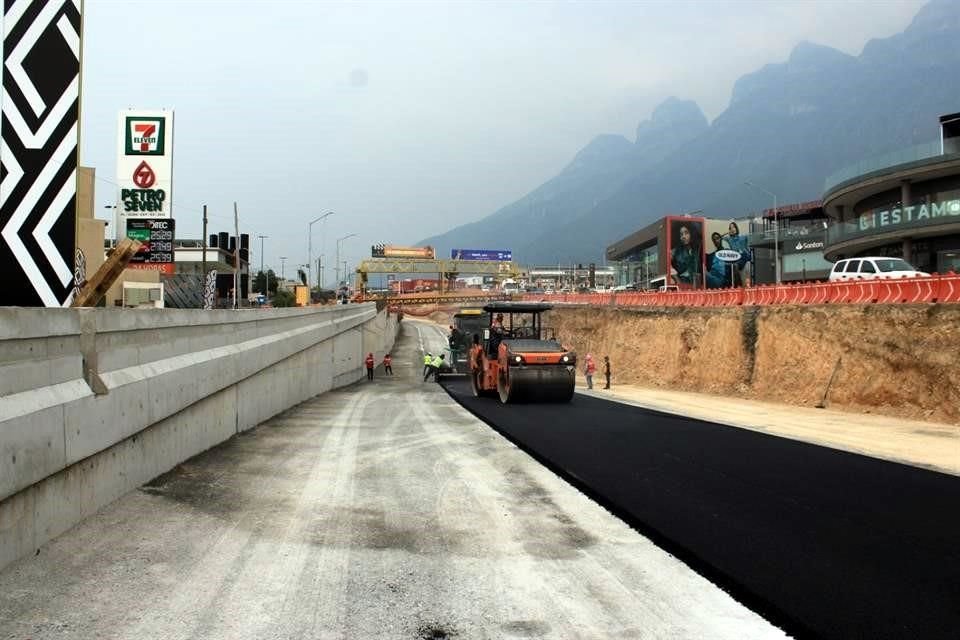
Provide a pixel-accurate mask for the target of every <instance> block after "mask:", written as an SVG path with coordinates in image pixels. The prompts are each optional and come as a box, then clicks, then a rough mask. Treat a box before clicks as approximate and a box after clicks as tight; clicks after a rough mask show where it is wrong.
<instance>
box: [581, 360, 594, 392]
mask: <svg viewBox="0 0 960 640" xmlns="http://www.w3.org/2000/svg"><path fill="white" fill-rule="evenodd" d="M596 371H597V365H596V363H595V362H594V361H593V356H592V355H590V354H589V353H588V354H587V363H586V366H585V367H584V368H583V373H584V374H585V375H586V377H587V389H593V374H594V373H596Z"/></svg>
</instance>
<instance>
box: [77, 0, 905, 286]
mask: <svg viewBox="0 0 960 640" xmlns="http://www.w3.org/2000/svg"><path fill="white" fill-rule="evenodd" d="M923 4H924V2H923V1H922V0H898V1H889V2H882V1H879V0H874V1H870V2H853V1H840V2H832V1H830V2H828V1H821V2H813V1H800V2H761V1H759V0H757V1H744V2H718V1H706V2H679V1H671V2H609V3H601V2H583V3H553V2H537V3H534V2H526V3H525V2H502V3H494V2H475V3H464V2H458V3H452V2H448V3H441V2H429V3H428V2H424V3H402V2H384V3H379V2H378V3H374V2H368V3H322V2H318V1H303V2H296V1H293V0H272V1H270V2H267V1H263V0H257V1H255V2H254V1H249V2H244V1H242V0H232V1H227V0H223V1H216V0H207V1H204V0H183V1H177V0H164V1H163V2H158V1H156V0H150V1H144V2H136V1H133V0H116V1H110V0H86V1H85V3H84V11H85V14H84V33H83V38H84V42H83V49H84V58H83V64H84V68H83V94H82V125H83V129H82V142H81V144H82V148H81V163H82V164H84V165H86V166H93V167H95V168H96V170H97V175H98V177H99V178H100V179H99V180H98V182H97V196H96V197H97V202H98V206H102V205H106V204H110V203H112V202H114V200H115V199H116V195H115V188H114V186H113V184H112V183H113V182H114V181H115V180H116V177H115V155H116V121H117V111H118V110H120V109H123V108H128V107H129V108H144V109H148V108H166V109H173V110H174V111H175V114H176V115H175V118H176V124H175V133H174V185H173V213H174V217H175V218H176V219H177V235H178V236H180V237H197V238H198V237H200V229H201V225H200V220H201V206H202V205H203V204H207V205H208V206H209V209H210V215H211V218H210V220H211V229H210V231H211V233H212V232H215V231H218V230H225V231H226V230H232V224H233V220H232V207H233V204H232V203H233V202H234V201H237V203H238V205H239V210H240V219H241V232H247V233H250V234H251V235H252V236H255V235H258V234H265V235H267V236H269V238H268V239H267V240H266V241H265V245H264V249H265V250H264V258H265V264H266V265H270V266H273V267H274V268H276V269H277V270H278V271H279V265H280V262H279V259H278V257H279V256H287V257H288V260H287V263H286V264H287V274H288V275H289V274H291V273H292V269H291V265H295V264H297V263H303V262H306V259H307V223H308V222H309V221H310V220H311V219H313V218H315V217H317V216H318V215H320V214H322V213H324V212H326V211H334V212H335V214H334V215H333V216H330V217H329V218H328V220H327V223H326V229H325V232H324V235H325V241H323V242H322V244H323V245H324V248H323V249H321V229H320V225H315V226H314V255H315V256H316V255H318V254H319V253H321V252H322V251H325V252H326V255H327V264H328V265H329V266H330V267H331V268H332V264H333V261H334V259H333V254H334V253H335V239H336V238H338V237H341V236H345V235H347V234H351V233H356V234H358V236H357V237H356V238H351V239H349V240H346V241H345V242H344V243H343V253H344V254H345V258H344V259H348V260H350V261H351V263H355V262H356V261H358V260H359V259H361V258H363V257H365V256H367V255H369V245H371V244H373V243H375V242H387V243H394V244H405V243H410V242H413V241H416V240H417V239H419V238H423V237H426V236H428V235H432V234H435V233H440V232H443V231H446V230H448V229H449V228H451V227H453V226H456V225H458V224H462V223H465V222H470V221H474V220H477V219H480V218H482V217H483V216H485V215H488V214H490V213H492V212H493V211H495V210H496V209H498V208H499V207H501V206H503V205H505V204H507V203H509V202H511V201H513V200H515V199H517V198H519V197H521V196H523V195H524V194H525V193H527V192H529V191H531V190H532V189H534V188H535V187H537V186H538V185H539V184H540V183H542V182H543V181H545V180H546V179H548V178H550V177H552V176H553V175H554V174H556V173H557V172H558V171H559V170H560V169H562V168H563V166H564V165H566V164H567V163H568V162H569V161H570V159H571V158H572V156H573V155H574V154H575V153H576V152H577V151H578V150H579V149H580V148H582V147H583V146H584V145H585V144H587V143H588V142H589V141H590V140H591V139H592V138H593V137H594V136H595V135H597V134H601V133H619V134H623V135H625V136H627V137H628V138H630V139H633V137H634V130H635V129H636V126H637V124H638V123H639V122H640V121H641V120H643V119H646V118H648V117H649V115H650V112H651V111H652V109H653V108H654V107H655V106H656V105H657V104H658V103H659V102H661V101H662V100H663V99H665V98H666V97H668V96H670V95H675V96H677V97H680V98H689V99H693V100H696V101H697V102H698V103H699V104H700V106H701V108H702V109H703V110H704V112H705V113H706V114H707V117H708V118H709V119H711V120H712V119H713V118H715V117H716V116H717V115H718V114H720V113H721V112H722V111H723V110H724V109H725V108H726V106H727V104H728V102H729V99H730V91H731V89H732V86H733V83H734V81H735V80H736V79H737V78H738V77H740V76H741V75H743V74H745V73H749V72H751V71H755V70H757V69H758V68H760V67H761V66H763V65H764V64H767V63H771V62H782V61H784V60H786V58H787V56H788V55H789V52H790V50H791V49H792V48H793V47H794V46H795V45H796V44H797V43H798V42H800V41H802V40H808V41H812V42H816V43H820V44H825V45H829V46H833V47H836V48H838V49H840V50H842V51H845V52H847V53H851V54H859V53H860V51H861V50H862V48H863V45H864V44H865V43H866V42H867V41H868V40H869V39H871V38H878V37H886V36H889V35H892V34H894V33H897V32H899V31H902V30H903V29H904V28H906V26H907V25H908V24H909V23H910V20H911V19H912V17H913V16H914V15H915V13H916V12H917V10H918V9H919V8H920V7H921V6H922V5H923ZM99 212H100V214H103V217H107V216H106V215H105V214H106V213H107V211H106V210H105V209H99ZM475 248H480V247H475ZM482 248H486V247H482ZM496 248H499V247H496ZM253 249H254V254H255V255H254V258H253V261H254V267H259V264H260V255H259V242H257V244H256V245H255V246H254V247H253ZM328 273H329V272H328ZM330 279H331V280H332V278H330Z"/></svg>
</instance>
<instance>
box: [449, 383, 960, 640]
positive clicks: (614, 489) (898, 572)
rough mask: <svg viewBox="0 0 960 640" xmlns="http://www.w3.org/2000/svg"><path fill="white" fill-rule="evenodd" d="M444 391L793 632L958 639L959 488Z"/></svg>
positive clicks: (719, 430) (811, 449)
mask: <svg viewBox="0 0 960 640" xmlns="http://www.w3.org/2000/svg"><path fill="white" fill-rule="evenodd" d="M445 386H446V387H447V390H448V392H449V393H450V394H451V395H452V396H453V397H454V398H455V399H456V400H457V401H458V402H459V403H460V404H462V405H463V406H464V407H465V408H467V409H468V410H469V411H471V412H472V413H474V414H475V415H477V416H478V417H480V418H481V419H482V420H484V421H485V422H486V423H487V424H489V425H490V426H491V427H493V428H494V429H496V430H497V431H499V432H500V433H502V434H503V435H504V436H506V437H507V438H509V439H510V440H511V441H513V442H514V443H516V444H517V445H518V446H520V447H521V448H523V449H524V450H526V451H527V452H529V453H530V454H531V455H533V456H534V457H536V458H537V459H539V460H541V461H542V462H543V463H544V464H546V465H547V466H549V467H550V468H552V469H553V470H554V471H556V472H557V473H559V474H560V475H562V476H564V477H566V478H567V479H568V480H570V481H571V482H572V483H574V484H575V485H576V486H578V487H579V488H580V489H581V490H583V491H584V492H586V493H588V494H589V495H591V496H592V497H594V498H595V499H596V500H597V501H598V502H600V503H601V504H603V505H604V506H606V507H608V508H609V509H611V510H612V511H614V512H615V513H617V514H618V515H620V517H622V518H623V519H624V520H625V521H627V522H628V523H629V524H630V525H632V526H633V527H635V528H636V529H637V530H638V531H640V532H641V533H644V534H645V535H648V536H650V537H651V538H652V539H653V540H654V541H656V542H657V543H658V544H659V545H661V546H662V547H664V548H665V549H667V550H668V551H670V552H672V553H674V554H676V555H677V556H678V557H680V558H682V559H683V560H684V561H685V562H687V563H688V564H690V565H691V566H692V567H693V568H694V569H696V570H698V571H699V572H700V573H702V574H703V575H705V576H706V577H708V578H709V579H711V580H713V581H714V582H716V583H717V584H719V585H721V586H722V587H724V588H725V589H727V590H728V591H729V592H730V593H731V594H733V595H734V597H736V598H737V599H739V600H741V601H742V602H744V603H745V604H747V605H748V606H750V607H752V608H753V609H754V610H756V611H758V612H759V613H761V614H762V615H765V616H766V617H767V618H768V619H770V620H771V621H773V622H774V623H776V624H778V625H780V626H782V627H783V628H784V629H785V630H786V631H787V632H789V633H791V634H793V635H796V636H800V637H818V638H870V639H878V638H960V478H957V477H954V476H950V475H946V474H941V473H937V472H934V471H927V470H923V469H918V468H914V467H909V466H906V465H900V464H895V463H892V462H886V461H882V460H876V459H873V458H869V457H866V456H861V455H857V454H852V453H846V452H842V451H837V450H834V449H829V448H826V447H820V446H816V445H812V444H806V443H802V442H797V441H794V440H789V439H785V438H780V437H776V436H770V435H766V434H762V433H757V432H754V431H749V430H745V429H737V428H735V427H728V426H723V425H718V424H712V423H709V422H703V421H700V420H693V419H689V418H684V417H680V416H675V415H671V414H665V413H659V412H655V411H650V410H646V409H642V408H639V407H634V406H630V405H625V404H622V403H616V402H610V401H606V400H602V399H597V398H592V397H588V396H583V395H579V394H578V395H577V396H575V398H574V400H573V401H572V402H571V403H570V404H554V405H550V404H526V405H524V404H520V405H508V406H503V405H501V404H500V403H499V402H498V401H497V400H496V399H491V398H475V397H473V395H472V394H471V393H470V388H469V384H468V383H466V382H464V381H463V380H456V381H450V382H448V383H446V384H445ZM953 446H957V447H958V455H960V444H953Z"/></svg>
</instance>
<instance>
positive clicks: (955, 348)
mask: <svg viewBox="0 0 960 640" xmlns="http://www.w3.org/2000/svg"><path fill="white" fill-rule="evenodd" d="M545 324H547V325H548V326H553V327H556V328H557V329H558V330H559V331H560V336H561V337H562V338H563V341H564V342H565V343H566V344H567V345H568V346H572V347H573V348H575V349H576V351H577V353H578V354H579V355H580V356H581V357H582V356H583V355H585V354H587V353H592V354H593V355H594V357H595V358H597V357H599V359H600V360H601V361H602V357H603V356H604V355H609V356H610V358H611V363H612V365H613V374H614V375H613V378H614V383H620V384H633V385H638V386H646V387H666V388H672V389H678V390H684V391H698V392H706V393H717V394H723V395H726V396H730V395H740V396H742V397H746V398H754V399H761V400H773V401H779V402H785V403H790V404H796V405H804V406H816V405H817V404H818V403H820V402H821V400H822V399H823V395H824V392H825V391H826V390H827V385H828V383H829V381H830V378H831V376H833V378H834V379H833V383H832V384H831V385H830V391H829V396H828V401H829V404H830V407H831V408H835V409H847V410H851V411H860V412H872V413H880V414H886V415H892V416H902V417H908V418H917V419H926V420H932V421H937V422H950V423H960V305H916V306H913V305H889V306H888V305H867V306H844V307H764V308H756V307H754V308H749V307H748V308H728V309H727V308H725V309H657V310H653V309H631V310H624V309H604V308H592V309H556V310H554V311H552V312H550V314H549V317H548V318H547V321H546V322H545Z"/></svg>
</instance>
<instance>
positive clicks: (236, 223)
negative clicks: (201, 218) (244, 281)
mask: <svg viewBox="0 0 960 640" xmlns="http://www.w3.org/2000/svg"><path fill="white" fill-rule="evenodd" d="M233 231H234V233H236V236H237V241H236V242H235V243H234V245H233V308H234V309H239V308H240V305H239V299H240V298H239V296H240V214H239V213H237V203H236V202H234V203H233Z"/></svg>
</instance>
